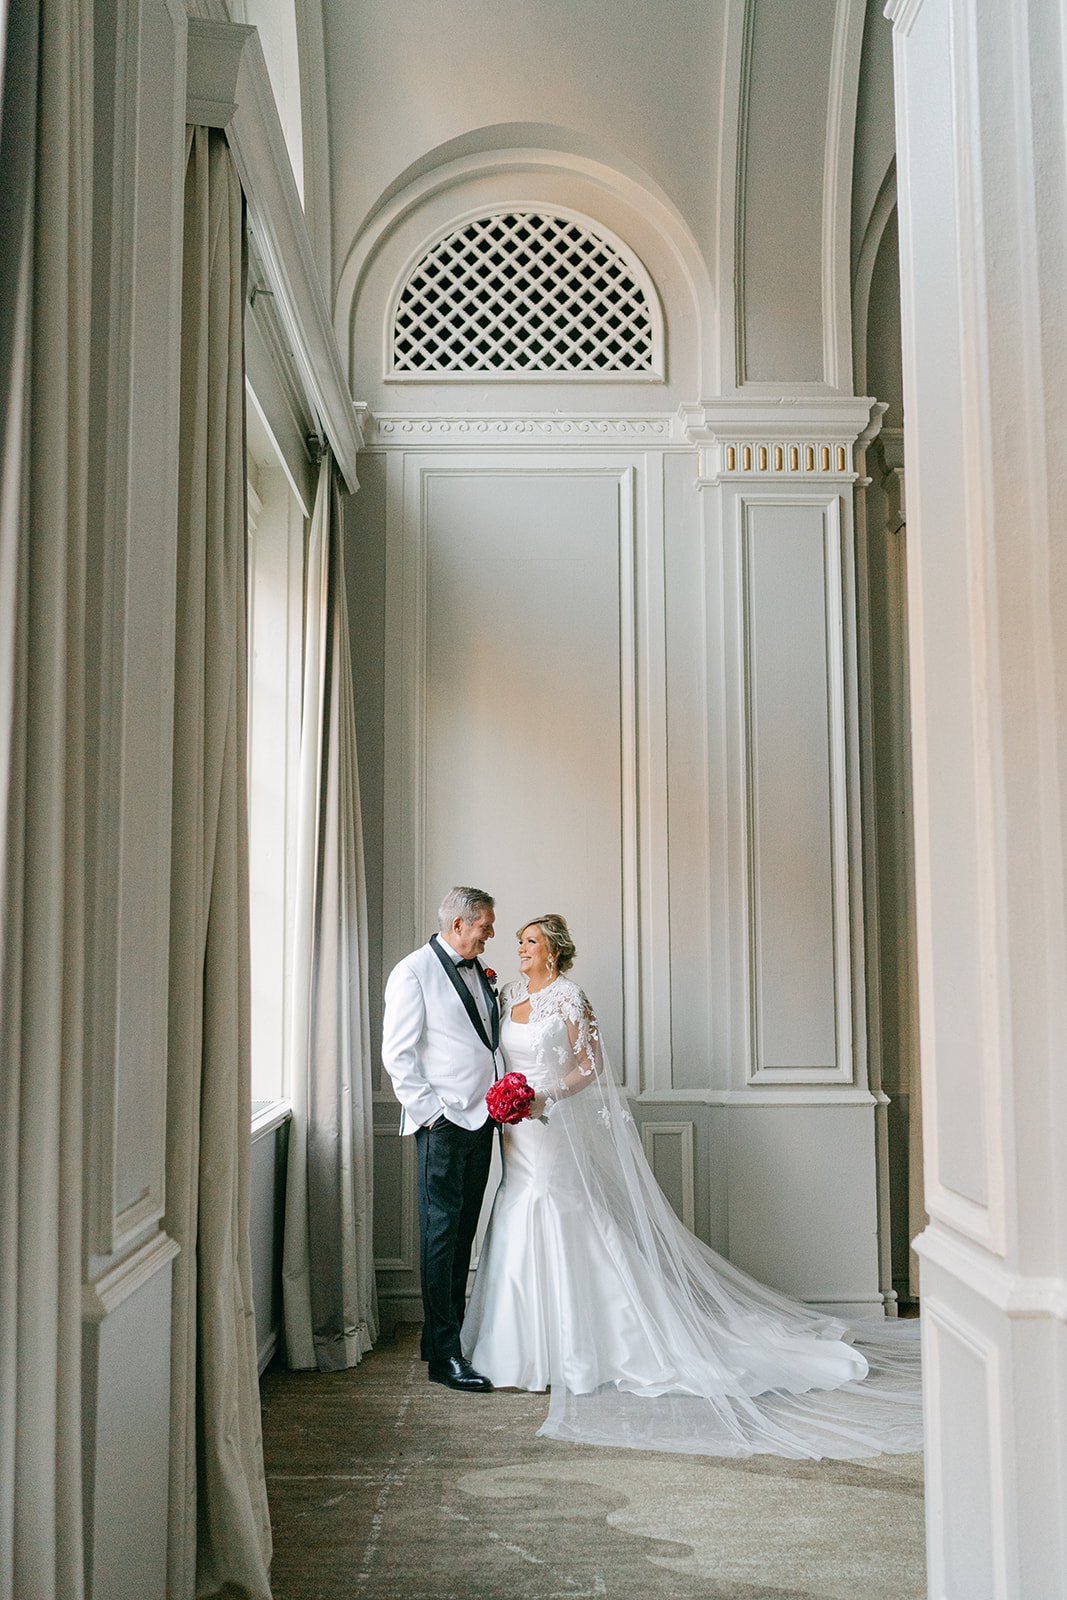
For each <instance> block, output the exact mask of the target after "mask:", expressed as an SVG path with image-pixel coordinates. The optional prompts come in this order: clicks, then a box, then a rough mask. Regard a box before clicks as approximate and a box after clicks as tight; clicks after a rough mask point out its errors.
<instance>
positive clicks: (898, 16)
mask: <svg viewBox="0 0 1067 1600" xmlns="http://www.w3.org/2000/svg"><path fill="white" fill-rule="evenodd" d="M922 5H923V0H886V5H885V15H886V17H888V19H889V21H890V22H891V23H892V24H893V31H894V33H899V34H900V35H901V36H902V37H904V38H906V37H907V35H908V34H909V33H910V32H911V30H912V25H913V24H914V22H915V19H916V17H917V16H918V15H919V12H920V11H921V10H922Z"/></svg>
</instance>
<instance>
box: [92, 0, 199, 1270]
mask: <svg viewBox="0 0 1067 1600" xmlns="http://www.w3.org/2000/svg"><path fill="white" fill-rule="evenodd" d="M97 26H98V28H99V39H100V42H101V43H102V42H103V38H104V35H105V31H106V32H107V33H108V34H109V48H111V49H113V51H114V76H113V80H112V82H111V83H110V84H109V85H106V86H105V88H104V90H103V91H101V92H103V93H109V94H110V95H111V96H112V108H113V109H112V110H111V112H110V114H111V115H113V117H114V143H113V145H112V146H110V147H109V148H108V152H107V161H106V166H104V165H103V163H102V161H101V160H100V157H98V166H97V175H96V176H97V185H98V187H97V191H96V194H97V198H96V202H95V206H96V215H95V217H94V231H95V233H96V235H97V238H98V241H99V243H98V250H99V252H100V256H101V257H102V259H103V260H104V261H105V262H106V269H105V270H104V271H101V272H99V274H96V273H94V279H95V284H94V299H93V352H92V358H93V362H94V367H95V369H96V370H97V371H99V372H100V373H101V374H105V373H106V375H107V384H106V393H98V394H97V396H96V399H97V401H98V405H97V406H96V407H94V413H93V429H92V433H91V435H90V462H91V477H90V485H89V495H90V502H89V504H90V528H91V539H92V541H93V543H92V544H91V545H90V551H89V564H90V570H91V572H92V573H93V578H92V580H91V581H92V582H93V583H94V584H98V585H99V587H98V590H97V602H98V604H99V619H98V622H97V624H96V626H97V628H98V630H99V631H98V638H97V640H96V641H94V654H95V653H98V656H99V663H100V664H99V668H98V671H97V673H96V674H95V675H94V676H93V678H92V679H91V680H90V682H89V684H88V694H89V701H90V707H91V713H90V714H91V715H94V716H95V720H96V739H95V743H96V746H97V748H96V753H95V760H94V761H93V765H94V767H95V770H93V771H92V773H91V777H90V792H91V794H92V796H93V814H92V817H91V823H90V832H89V835H88V839H87V842H86V843H87V849H88V850H89V851H90V852H91V859H92V860H93V863H94V867H93V871H92V872H91V873H90V875H89V894H88V903H87V916H88V935H89V938H88V950H89V956H88V968H87V974H86V979H87V1007H86V1015H87V1018H88V1025H87V1052H86V1055H87V1082H86V1117H85V1138H86V1151H87V1160H86V1173H87V1182H86V1196H85V1198H86V1216H85V1225H86V1246H87V1250H88V1257H89V1259H88V1263H87V1273H86V1275H87V1277H88V1278H89V1279H90V1280H97V1281H103V1280H104V1279H105V1278H106V1277H107V1274H108V1273H109V1272H110V1271H111V1270H112V1269H113V1267H114V1263H115V1262H116V1261H118V1260H121V1259H124V1258H125V1257H126V1256H127V1255H128V1253H129V1252H130V1251H131V1250H132V1249H134V1248H135V1247H139V1246H141V1245H142V1244H143V1241H144V1239H145V1235H146V1233H147V1232H148V1231H149V1230H153V1231H155V1230H159V1229H160V1228H161V1220H162V1217H163V1212H164V1205H165V1197H164V1173H165V1168H166V1143H165V1119H166V1054H167V996H168V988H169V971H168V949H169V942H170V933H169V928H170V854H171V839H170V826H171V778H172V768H173V759H174V751H173V737H172V729H171V722H170V716H169V712H167V711H166V708H169V706H170V704H171V701H172V697H173V672H174V604H175V600H174V595H175V589H174V584H175V554H174V529H175V526H176V518H177V505H178V482H177V458H176V456H175V455H174V454H173V451H172V449H171V445H172V441H173V440H174V439H176V438H177V433H178V401H179V386H178V367H179V353H180V320H181V319H180V308H181V250H182V221H181V217H182V189H183V184H182V177H181V169H182V159H181V158H182V139H183V113H184V65H185V27H186V19H185V14H184V11H183V9H182V8H181V6H180V5H178V4H176V3H174V0H169V3H168V0H124V3H123V4H122V5H121V6H120V7H117V8H113V9H111V10H106V11H102V12H101V14H100V17H99V19H98V24H97ZM98 87H99V86H98ZM100 104H102V101H101V102H100ZM131 418H134V419H136V422H135V426H134V427H131V423H130V419H131ZM161 708H162V709H163V710H164V714H163V715H161ZM90 748H92V743H91V746H90ZM92 759H93V758H91V760H92ZM156 1237H157V1238H158V1239H163V1238H164V1235H163V1234H162V1233H161V1232H156ZM166 1259H169V1257H168V1258H166ZM150 1260H151V1261H153V1262H154V1263H155V1266H154V1267H153V1268H152V1270H155V1267H159V1266H162V1265H163V1264H164V1258H163V1257H161V1256H159V1255H158V1254H157V1255H154V1256H150ZM87 1292H88V1293H89V1294H90V1295H91V1294H92V1292H93V1291H92V1290H91V1289H90V1290H88V1291H87Z"/></svg>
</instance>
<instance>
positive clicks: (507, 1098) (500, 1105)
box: [485, 1072, 534, 1122]
mask: <svg viewBox="0 0 1067 1600" xmlns="http://www.w3.org/2000/svg"><path fill="white" fill-rule="evenodd" d="M533 1097H534V1092H533V1090H532V1089H531V1088H530V1085H529V1084H528V1083H527V1082H526V1079H525V1078H524V1077H523V1075H522V1073H521V1072H505V1074H504V1076H503V1077H502V1078H498V1079H497V1080H496V1082H495V1083H494V1084H493V1086H492V1088H491V1089H490V1090H489V1093H488V1094H487V1095H486V1097H485V1103H486V1105H487V1106H488V1107H489V1115H490V1116H491V1117H492V1119H493V1121H494V1122H525V1121H526V1118H527V1117H528V1116H529V1114H530V1102H531V1100H532V1099H533Z"/></svg>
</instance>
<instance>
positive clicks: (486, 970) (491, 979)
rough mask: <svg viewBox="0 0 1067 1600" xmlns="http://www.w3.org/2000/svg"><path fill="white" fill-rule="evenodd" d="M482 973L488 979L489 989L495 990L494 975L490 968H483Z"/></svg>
mask: <svg viewBox="0 0 1067 1600" xmlns="http://www.w3.org/2000/svg"><path fill="white" fill-rule="evenodd" d="M482 971H483V972H484V973H485V976H486V978H487V979H488V982H489V986H490V988H492V989H495V988H496V973H495V972H494V971H493V969H492V967H483V968H482Z"/></svg>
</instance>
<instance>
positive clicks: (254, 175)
mask: <svg viewBox="0 0 1067 1600" xmlns="http://www.w3.org/2000/svg"><path fill="white" fill-rule="evenodd" d="M187 92H188V111H187V115H188V118H189V120H190V121H191V122H199V123H203V124H206V125H207V126H209V127H215V128H225V130H226V136H227V139H228V140H229V144H230V149H231V150H232V152H233V158H234V162H235V164H236V167H237V171H238V174H239V176H240V179H241V186H242V188H243V189H244V193H245V198H246V200H247V203H248V221H249V228H250V230H251V232H252V234H253V236H254V238H255V242H256V247H257V250H258V252H259V256H260V259H261V261H262V263H263V265H264V268H265V269H266V272H267V276H268V278H269V281H270V289H271V292H272V294H273V296H274V301H275V306H276V309H277V312H278V315H279V318H280V319H281V322H282V325H283V327H284V328H285V331H286V333H287V334H288V337H289V339H290V341H291V347H292V354H293V360H294V362H295V364H296V366H297V369H298V371H299V374H300V378H301V381H302V384H303V387H304V391H305V394H306V396H307V399H308V403H309V405H310V406H311V408H312V410H313V411H314V413H315V415H316V417H317V418H318V422H319V426H320V427H321V429H322V432H323V433H324V434H325V437H326V438H327V440H328V441H329V444H330V447H331V449H332V450H333V453H334V456H335V457H336V460H337V464H338V466H339V467H340V469H341V473H342V475H343V477H344V480H345V483H346V484H347V486H348V488H349V490H351V491H354V490H355V489H356V488H358V478H357V476H356V457H357V455H358V452H359V450H360V448H361V446H362V443H363V440H362V436H361V433H360V429H359V423H358V413H357V412H356V411H354V409H353V406H352V398H351V395H350V394H349V392H348V384H347V381H346V379H345V374H344V366H343V363H342V360H341V356H340V352H339V351H338V348H337V341H336V339H335V338H334V333H333V326H332V323H331V320H330V314H329V310H328V308H327V304H326V297H325V294H324V292H323V288H322V284H321V282H320V280H319V275H318V270H317V267H316V264H315V257H314V252H313V250H312V245H311V240H310V238H309V236H308V231H307V226H306V224H305V221H304V212H303V208H302V206H301V204H300V196H299V193H298V191H297V187H296V181H295V179H294V177H293V169H292V166H291V164H290V160H289V152H288V148H287V146H286V143H285V135H284V133H283V132H282V126H281V122H280V121H279V118H278V111H277V107H276V106H275V103H274V96H273V93H272V91H271V85H270V78H269V76H268V74H267V66H266V62H265V61H264V59H263V50H262V47H261V46H260V43H259V36H258V34H257V32H256V30H255V28H246V27H243V26H241V25H240V24H238V23H221V22H206V21H203V20H201V19H199V18H191V19H190V22H189V65H188V88H187Z"/></svg>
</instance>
